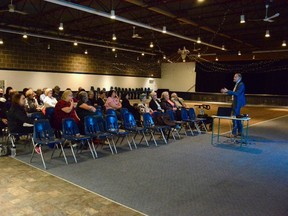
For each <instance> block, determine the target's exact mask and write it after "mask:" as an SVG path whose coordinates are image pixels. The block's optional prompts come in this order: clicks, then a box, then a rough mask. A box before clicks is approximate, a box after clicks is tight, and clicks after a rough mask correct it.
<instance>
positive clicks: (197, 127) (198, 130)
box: [194, 121, 201, 134]
mask: <svg viewBox="0 0 288 216" xmlns="http://www.w3.org/2000/svg"><path fill="white" fill-rule="evenodd" d="M194 125H195V128H196V130H197V132H198V134H201V130H200V128H199V125H198V122H196V121H194Z"/></svg>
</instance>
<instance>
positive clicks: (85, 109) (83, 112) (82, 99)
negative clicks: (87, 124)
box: [76, 91, 96, 134]
mask: <svg viewBox="0 0 288 216" xmlns="http://www.w3.org/2000/svg"><path fill="white" fill-rule="evenodd" d="M78 99H79V101H78V103H77V107H76V113H77V115H78V117H79V118H80V124H79V128H80V132H81V133H82V134H83V132H84V118H85V116H87V115H91V114H93V113H94V112H95V111H96V108H95V107H94V106H90V105H88V103H87V102H88V94H87V92H84V91H82V92H79V94H78Z"/></svg>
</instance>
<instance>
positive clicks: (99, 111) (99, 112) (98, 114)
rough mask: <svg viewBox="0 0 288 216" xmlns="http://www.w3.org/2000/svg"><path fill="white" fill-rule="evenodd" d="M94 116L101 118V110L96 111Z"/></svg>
mask: <svg viewBox="0 0 288 216" xmlns="http://www.w3.org/2000/svg"><path fill="white" fill-rule="evenodd" d="M95 115H97V116H102V117H103V112H102V110H99V109H96V111H95Z"/></svg>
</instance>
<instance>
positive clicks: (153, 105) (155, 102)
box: [149, 91, 164, 112]
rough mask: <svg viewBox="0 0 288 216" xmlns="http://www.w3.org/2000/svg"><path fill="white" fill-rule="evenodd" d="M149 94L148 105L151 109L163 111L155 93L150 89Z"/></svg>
mask: <svg viewBox="0 0 288 216" xmlns="http://www.w3.org/2000/svg"><path fill="white" fill-rule="evenodd" d="M150 96H151V100H150V102H149V107H150V108H151V109H152V110H153V111H159V112H164V110H163V109H162V108H161V105H160V104H161V101H160V100H159V99H158V98H157V93H156V92H154V91H152V92H151V93H150Z"/></svg>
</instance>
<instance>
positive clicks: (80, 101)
mask: <svg viewBox="0 0 288 216" xmlns="http://www.w3.org/2000/svg"><path fill="white" fill-rule="evenodd" d="M23 92H24V94H25V96H26V97H25V96H24V94H22V93H18V92H17V91H15V90H14V89H13V88H10V87H9V88H7V89H6V94H5V96H4V95H3V90H2V89H0V109H1V110H0V118H1V124H0V126H1V127H2V128H3V127H6V126H7V124H8V128H9V130H10V132H14V133H27V132H31V133H32V131H33V128H32V127H31V125H32V124H33V119H32V118H30V117H29V115H30V114H32V113H34V112H43V113H45V109H46V108H48V107H54V108H55V110H54V119H53V127H54V128H55V129H56V130H61V127H62V119H64V118H73V119H74V120H75V121H76V123H77V124H78V125H79V128H80V131H81V132H83V129H84V118H85V116H87V115H91V114H93V113H95V111H96V106H101V108H102V111H103V112H105V111H107V110H109V109H113V110H115V111H116V112H117V113H118V117H119V118H120V116H121V115H120V109H121V108H127V109H128V111H129V112H131V113H132V114H133V115H134V117H135V119H136V121H137V122H140V121H141V114H143V113H150V114H151V115H153V113H154V112H155V111H161V112H166V111H167V110H173V111H174V113H175V116H176V118H177V119H180V112H179V110H180V109H181V108H182V107H184V108H187V105H186V104H185V103H184V101H183V99H181V98H179V97H178V96H177V94H176V93H173V94H172V95H171V96H172V97H171V99H170V96H169V93H168V92H163V93H162V95H161V99H158V98H157V93H156V92H151V93H150V96H151V100H150V102H149V104H148V103H147V94H141V95H140V102H139V103H134V104H133V105H131V103H130V101H129V94H128V93H122V95H121V99H120V98H119V97H118V96H117V93H116V91H115V90H110V91H109V92H108V94H107V98H106V92H104V91H101V92H100V93H99V97H98V98H97V99H96V98H95V96H94V94H93V91H89V92H86V91H85V90H84V89H82V88H79V91H78V92H77V96H76V97H75V96H74V95H73V93H72V91H71V90H70V89H67V90H65V91H64V92H63V94H62V95H60V88H59V87H58V86H56V87H55V88H54V89H53V90H52V89H50V88H46V89H43V92H37V93H35V92H34V91H33V89H31V88H30V89H23ZM6 113H7V115H6ZM24 123H26V124H28V126H30V127H27V126H24V125H23V124H24Z"/></svg>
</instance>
